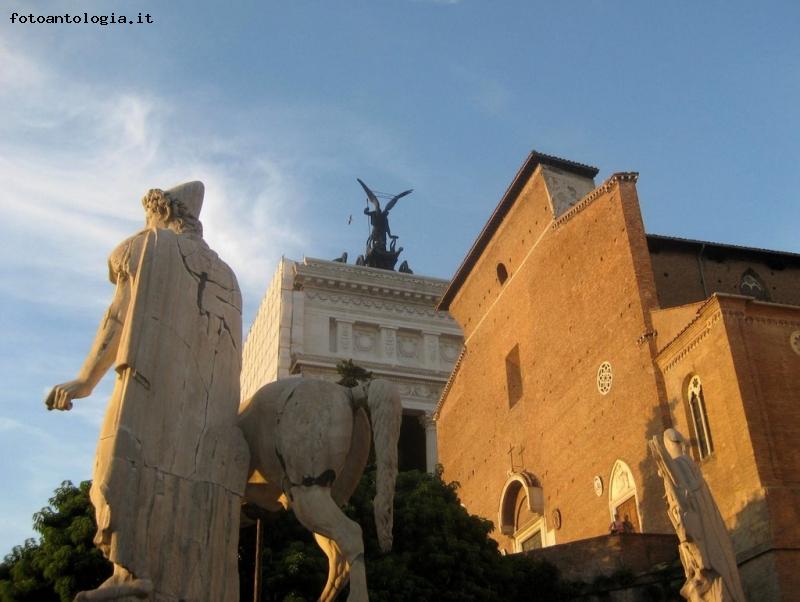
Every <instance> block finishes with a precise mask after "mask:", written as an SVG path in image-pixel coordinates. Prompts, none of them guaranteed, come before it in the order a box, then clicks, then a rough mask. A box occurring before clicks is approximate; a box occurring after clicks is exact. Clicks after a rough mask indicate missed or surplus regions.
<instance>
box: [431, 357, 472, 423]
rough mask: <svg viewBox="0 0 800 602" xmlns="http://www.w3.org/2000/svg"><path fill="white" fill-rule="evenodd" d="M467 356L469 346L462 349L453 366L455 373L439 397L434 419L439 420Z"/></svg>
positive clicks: (453, 372) (452, 373)
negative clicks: (446, 399) (445, 401)
mask: <svg viewBox="0 0 800 602" xmlns="http://www.w3.org/2000/svg"><path fill="white" fill-rule="evenodd" d="M466 354H467V346H466V345H464V346H463V347H461V353H459V354H458V359H457V360H456V363H455V364H454V365H453V371H452V372H451V373H450V378H448V379H447V382H446V383H445V385H444V388H443V389H442V394H441V395H440V396H439V401H438V402H437V403H436V408H435V409H434V410H433V419H434V420H438V419H439V412H440V411H441V410H442V406H443V405H444V400H445V398H446V397H447V395H448V393H450V389H451V388H452V387H453V382H454V381H455V379H456V375H457V374H458V372H459V370H460V369H461V364H462V363H463V362H464V356H465V355H466Z"/></svg>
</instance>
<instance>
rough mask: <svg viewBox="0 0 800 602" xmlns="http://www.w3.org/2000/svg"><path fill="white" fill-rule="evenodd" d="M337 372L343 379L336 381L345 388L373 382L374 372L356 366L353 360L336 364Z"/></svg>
mask: <svg viewBox="0 0 800 602" xmlns="http://www.w3.org/2000/svg"><path fill="white" fill-rule="evenodd" d="M336 371H337V372H338V373H339V376H341V378H340V379H339V380H338V381H336V382H337V384H340V385H342V386H343V387H351V388H352V387H355V386H356V385H358V384H360V383H364V382H367V381H369V380H372V372H370V371H369V370H366V369H365V368H362V367H361V366H359V365H358V364H354V363H353V360H342V361H341V362H339V363H337V364H336Z"/></svg>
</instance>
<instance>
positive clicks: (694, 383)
mask: <svg viewBox="0 0 800 602" xmlns="http://www.w3.org/2000/svg"><path fill="white" fill-rule="evenodd" d="M687 397H688V399H689V413H690V415H691V419H692V426H693V427H694V435H695V440H696V441H697V453H698V455H699V456H700V459H701V460H703V459H705V458H707V457H708V456H710V455H711V453H712V452H713V451H714V441H713V439H712V438H711V428H710V426H709V424H708V413H707V412H706V401H705V397H704V396H703V383H702V382H701V381H700V377H699V376H697V375H694V376H693V377H692V378H691V379H690V380H689V389H688V391H687Z"/></svg>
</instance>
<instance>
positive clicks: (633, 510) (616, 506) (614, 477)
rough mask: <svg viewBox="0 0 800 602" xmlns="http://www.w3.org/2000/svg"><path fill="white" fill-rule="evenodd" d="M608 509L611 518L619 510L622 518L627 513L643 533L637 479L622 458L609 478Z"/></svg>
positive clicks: (637, 529)
mask: <svg viewBox="0 0 800 602" xmlns="http://www.w3.org/2000/svg"><path fill="white" fill-rule="evenodd" d="M608 510H609V513H610V514H611V520H614V514H615V513H616V512H617V511H619V513H620V519H624V518H625V516H626V515H627V516H628V517H629V519H630V521H631V523H633V526H634V530H635V531H636V532H637V533H641V531H642V528H641V524H642V523H641V515H640V514H639V495H638V494H637V492H636V481H635V480H634V478H633V472H631V469H630V466H628V465H627V464H626V463H625V462H623V461H622V460H617V461H616V462H614V467H613V468H612V469H611V478H610V479H609V480H608Z"/></svg>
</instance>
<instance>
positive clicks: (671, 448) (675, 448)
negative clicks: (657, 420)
mask: <svg viewBox="0 0 800 602" xmlns="http://www.w3.org/2000/svg"><path fill="white" fill-rule="evenodd" d="M684 441H685V439H684V438H683V435H681V434H680V433H679V432H678V431H676V430H675V429H672V428H670V429H666V430H665V431H664V446H665V447H666V448H667V451H668V452H669V455H670V456H672V457H673V458H677V457H678V456H679V455H681V454H682V453H683V443H684Z"/></svg>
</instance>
